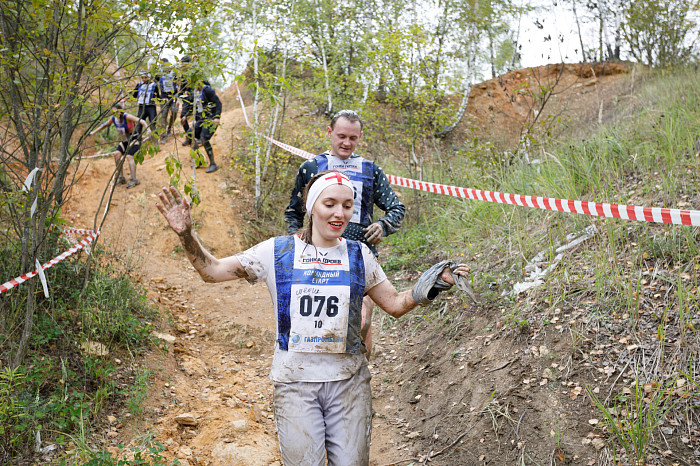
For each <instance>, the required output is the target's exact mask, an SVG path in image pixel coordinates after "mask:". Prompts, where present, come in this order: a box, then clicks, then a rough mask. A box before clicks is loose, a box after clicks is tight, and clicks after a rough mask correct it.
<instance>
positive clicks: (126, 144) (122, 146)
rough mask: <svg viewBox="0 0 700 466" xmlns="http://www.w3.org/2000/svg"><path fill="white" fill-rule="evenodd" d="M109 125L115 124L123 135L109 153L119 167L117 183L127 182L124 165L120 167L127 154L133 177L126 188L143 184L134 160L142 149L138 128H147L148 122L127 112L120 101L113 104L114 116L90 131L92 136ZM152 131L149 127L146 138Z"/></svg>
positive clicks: (120, 134)
mask: <svg viewBox="0 0 700 466" xmlns="http://www.w3.org/2000/svg"><path fill="white" fill-rule="evenodd" d="M109 125H114V126H115V127H116V128H117V132H118V133H119V136H120V137H121V142H119V144H118V145H117V147H116V148H115V149H114V152H112V153H111V154H109V155H111V156H113V157H114V163H115V164H116V166H117V167H118V168H119V175H118V176H117V179H116V184H124V183H126V179H125V178H124V174H123V172H122V167H119V162H120V161H121V159H122V158H123V157H124V155H125V154H126V161H127V164H128V165H129V172H130V173H131V179H130V180H129V183H128V184H127V185H126V189H130V188H133V187H134V186H137V185H139V184H141V182H140V181H139V179H138V178H136V163H135V162H134V155H135V154H136V153H137V152H138V151H139V149H141V137H140V133H139V132H138V130H137V129H136V128H137V127H141V128H147V126H146V122H145V121H144V120H143V119H140V118H137V117H135V116H134V115H131V114H130V113H126V112H125V111H124V106H123V105H122V104H120V103H116V104H114V105H112V116H111V117H110V118H109V119H108V120H107V121H105V122H104V123H102V124H101V125H100V126H98V127H97V128H95V130H94V131H93V132H91V133H90V136H94V135H95V134H97V133H98V132H99V131H102V130H103V129H105V128H107V127H108V126H109ZM150 133H151V130H150V129H147V130H146V134H145V137H146V139H148V136H150ZM122 166H123V164H122Z"/></svg>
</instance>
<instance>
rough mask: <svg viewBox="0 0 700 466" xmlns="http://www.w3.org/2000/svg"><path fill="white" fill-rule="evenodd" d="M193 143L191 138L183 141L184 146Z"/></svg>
mask: <svg viewBox="0 0 700 466" xmlns="http://www.w3.org/2000/svg"><path fill="white" fill-rule="evenodd" d="M191 143H192V142H191V141H190V140H189V139H185V140H184V141H182V145H183V146H189V145H190V144H191Z"/></svg>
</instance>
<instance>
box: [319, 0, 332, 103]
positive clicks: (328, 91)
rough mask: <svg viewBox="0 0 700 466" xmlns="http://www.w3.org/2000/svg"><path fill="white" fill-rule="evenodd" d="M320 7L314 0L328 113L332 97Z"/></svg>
mask: <svg viewBox="0 0 700 466" xmlns="http://www.w3.org/2000/svg"><path fill="white" fill-rule="evenodd" d="M320 9H321V5H319V3H318V0H316V8H315V12H316V23H317V24H318V27H319V31H320V38H319V41H318V42H319V45H320V46H321V60H322V62H323V78H324V80H325V84H326V94H327V96H328V104H327V106H326V115H330V114H331V112H332V111H333V98H332V96H331V85H330V80H329V79H328V62H327V60H326V47H325V46H324V42H325V41H326V34H325V30H324V29H325V28H324V27H323V25H322V24H321V18H320V17H319V15H318V10H320Z"/></svg>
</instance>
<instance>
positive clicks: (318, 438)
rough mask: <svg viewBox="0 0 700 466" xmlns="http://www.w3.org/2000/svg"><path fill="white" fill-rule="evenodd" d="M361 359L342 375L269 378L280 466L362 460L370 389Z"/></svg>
mask: <svg viewBox="0 0 700 466" xmlns="http://www.w3.org/2000/svg"><path fill="white" fill-rule="evenodd" d="M369 380H370V373H369V369H368V368H367V366H366V365H363V366H362V367H361V368H360V370H359V371H357V373H356V374H355V375H353V376H352V377H351V378H349V379H347V380H338V381H334V382H293V383H282V382H275V383H274V386H275V390H274V402H275V424H276V425H277V435H278V437H279V443H280V451H281V452H282V460H283V461H284V464H285V466H302V465H303V466H317V465H318V466H324V465H325V464H326V462H325V460H326V455H327V457H328V465H329V466H335V465H338V466H340V465H342V466H367V465H368V464H369V443H370V437H371V434H372V394H371V392H370V386H369Z"/></svg>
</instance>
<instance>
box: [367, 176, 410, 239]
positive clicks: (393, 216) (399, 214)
mask: <svg viewBox="0 0 700 466" xmlns="http://www.w3.org/2000/svg"><path fill="white" fill-rule="evenodd" d="M374 203H375V205H376V206H377V207H379V208H380V209H382V210H383V211H384V212H385V214H386V215H384V217H382V218H380V219H379V220H378V222H379V223H380V224H381V225H382V227H383V229H384V236H387V235H391V234H393V233H396V231H397V230H398V229H399V228H401V223H402V222H403V216H404V215H405V214H406V207H405V206H404V205H403V204H402V203H401V201H399V198H398V196H396V193H395V192H394V190H393V189H391V185H390V184H389V180H388V179H387V177H386V175H385V174H384V170H382V169H381V167H380V166H379V165H377V164H376V163H375V164H374Z"/></svg>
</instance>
